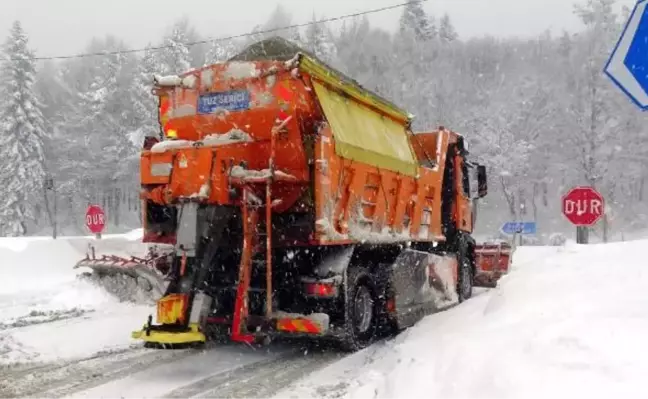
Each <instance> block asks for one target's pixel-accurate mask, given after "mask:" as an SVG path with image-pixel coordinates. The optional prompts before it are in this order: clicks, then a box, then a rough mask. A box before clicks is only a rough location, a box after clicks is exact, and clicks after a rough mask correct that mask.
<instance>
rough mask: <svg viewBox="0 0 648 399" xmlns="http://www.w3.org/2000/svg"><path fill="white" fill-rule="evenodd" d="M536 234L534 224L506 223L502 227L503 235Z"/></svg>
mask: <svg viewBox="0 0 648 399" xmlns="http://www.w3.org/2000/svg"><path fill="white" fill-rule="evenodd" d="M536 232H537V224H536V222H506V223H504V224H503V225H502V233H504V234H516V233H517V234H524V235H533V234H536Z"/></svg>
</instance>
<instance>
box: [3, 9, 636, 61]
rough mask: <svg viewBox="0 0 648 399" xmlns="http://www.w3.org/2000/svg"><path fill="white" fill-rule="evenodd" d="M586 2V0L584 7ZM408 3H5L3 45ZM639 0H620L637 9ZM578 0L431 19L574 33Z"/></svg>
mask: <svg viewBox="0 0 648 399" xmlns="http://www.w3.org/2000/svg"><path fill="white" fill-rule="evenodd" d="M584 1H585V0H581V1H580V2H584ZM403 2H405V0H155V1H153V0H106V1H99V0H0V3H1V4H2V7H1V8H2V12H0V39H2V38H3V37H4V36H5V34H6V32H8V30H9V27H10V26H11V23H12V21H13V20H15V19H18V20H20V21H21V22H22V23H23V27H24V28H25V30H26V31H27V33H28V34H29V36H30V44H31V47H32V48H33V49H35V50H36V53H37V55H38V56H53V55H65V54H70V53H77V52H81V51H82V50H83V47H84V46H85V45H86V44H87V43H88V42H89V40H90V38H92V37H93V36H103V35H106V34H109V33H110V34H114V35H116V36H118V37H121V38H123V39H124V40H125V41H127V42H128V43H129V44H130V45H131V46H133V47H143V46H145V45H146V44H147V43H149V42H152V43H155V42H157V41H158V40H159V37H160V36H161V34H162V32H164V29H165V28H166V27H167V26H168V25H170V24H171V23H173V22H174V21H175V20H176V19H177V18H178V17H179V16H182V15H186V16H187V17H189V19H190V20H191V21H192V23H193V25H194V26H195V27H196V29H197V30H198V31H199V32H201V33H202V34H203V35H206V36H208V37H219V36H223V35H233V34H241V33H245V32H248V31H250V30H251V29H252V28H253V27H254V25H256V24H260V23H263V22H264V21H265V20H266V18H267V17H268V15H269V14H270V12H271V11H272V10H273V9H274V7H275V5H276V4H277V3H281V4H283V5H284V6H286V7H287V8H289V9H291V10H292V12H293V23H302V22H308V21H310V20H311V17H312V13H313V12H315V14H316V15H317V16H318V18H321V17H334V16H338V15H342V14H348V13H354V12H359V11H363V10H366V9H372V8H379V7H384V6H388V5H393V4H398V3H403ZM634 3H635V0H617V4H618V5H619V6H620V5H628V6H632V5H633V4H634ZM573 4H574V1H572V0H429V1H428V2H426V3H424V7H425V9H426V10H427V11H428V12H429V13H432V14H436V15H440V14H442V13H444V12H447V13H449V14H450V16H451V18H452V19H453V22H454V25H455V27H456V28H457V31H458V32H459V34H460V36H461V37H464V38H466V37H472V36H481V35H485V34H490V35H494V36H511V35H515V36H533V35H537V34H539V33H542V32H543V31H544V30H546V29H551V30H552V31H554V32H560V31H561V30H562V29H567V30H569V31H574V30H576V29H578V28H579V22H578V20H577V18H576V16H575V15H574V14H573ZM400 12H401V10H400V9H396V10H391V11H384V12H382V13H378V14H373V15H371V16H370V17H369V18H370V21H371V23H372V25H374V26H381V27H384V28H386V29H390V30H392V29H394V28H395V27H396V24H397V21H398V17H399V16H400Z"/></svg>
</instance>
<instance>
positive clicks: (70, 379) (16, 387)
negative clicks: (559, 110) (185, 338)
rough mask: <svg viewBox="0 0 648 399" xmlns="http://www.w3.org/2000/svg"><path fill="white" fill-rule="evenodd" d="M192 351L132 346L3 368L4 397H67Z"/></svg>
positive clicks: (0, 383) (0, 393)
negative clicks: (77, 358) (89, 354)
mask: <svg viewBox="0 0 648 399" xmlns="http://www.w3.org/2000/svg"><path fill="white" fill-rule="evenodd" d="M195 353H196V352H195V351H192V350H175V351H165V350H151V349H144V348H130V349H123V350H120V351H112V352H104V353H100V354H97V355H94V356H91V357H88V358H83V359H80V360H76V361H69V362H63V363H54V364H46V365H38V366H28V367H26V368H22V367H18V368H16V369H10V370H8V371H6V372H5V371H3V370H0V375H1V379H0V397H63V396H67V395H69V394H71V393H73V392H76V391H79V390H82V389H88V388H90V387H93V386H96V385H99V384H102V383H105V382H107V381H110V380H113V379H118V378H121V377H123V376H126V375H128V374H130V373H132V372H134V371H137V370H142V369H144V368H146V367H150V366H152V365H155V364H159V362H164V361H168V360H171V359H177V358H182V357H187V356H191V355H193V354H195Z"/></svg>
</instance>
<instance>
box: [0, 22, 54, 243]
mask: <svg viewBox="0 0 648 399" xmlns="http://www.w3.org/2000/svg"><path fill="white" fill-rule="evenodd" d="M3 50H4V56H5V60H4V61H3V63H2V67H1V71H2V78H1V80H0V93H1V98H2V99H3V100H4V102H3V103H2V105H1V107H0V121H1V122H0V142H1V143H2V144H1V145H0V229H1V230H2V233H4V234H5V235H10V236H22V235H25V234H26V233H27V223H28V222H29V221H30V220H33V219H34V213H35V208H36V204H37V203H38V202H39V201H38V200H37V198H41V194H42V187H43V182H44V178H45V174H46V167H45V151H44V147H45V141H46V139H47V132H46V128H45V120H44V117H43V114H42V111H41V104H40V102H39V100H38V98H37V97H36V95H35V93H34V91H33V85H34V81H35V77H36V68H35V63H34V60H33V58H34V56H33V53H32V51H31V50H30V49H29V47H28V38H27V35H26V34H25V32H24V31H23V29H22V27H21V25H20V22H18V21H16V22H14V24H13V26H12V28H11V30H10V33H9V37H8V38H7V40H6V42H5V44H4V49H3Z"/></svg>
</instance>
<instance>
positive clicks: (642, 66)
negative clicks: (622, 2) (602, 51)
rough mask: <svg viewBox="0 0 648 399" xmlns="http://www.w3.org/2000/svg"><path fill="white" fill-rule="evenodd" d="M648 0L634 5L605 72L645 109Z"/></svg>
mask: <svg viewBox="0 0 648 399" xmlns="http://www.w3.org/2000/svg"><path fill="white" fill-rule="evenodd" d="M647 5H648V0H640V1H639V2H637V4H636V5H635V8H634V10H633V11H632V14H631V15H630V19H629V20H628V22H627V24H626V26H625V29H624V30H623V33H622V34H621V38H620V39H619V42H618V43H617V45H616V47H615V48H614V51H613V52H612V55H611V56H610V59H609V60H608V63H607V65H606V66H605V74H606V75H607V76H608V77H610V79H612V81H613V82H614V83H615V84H616V85H617V86H619V88H620V89H621V90H622V91H623V92H624V93H625V94H626V95H627V96H628V97H630V99H631V100H632V101H633V102H634V103H635V104H636V105H637V106H639V108H641V109H642V110H644V111H645V110H647V109H648V13H646V11H647V10H646V6H647Z"/></svg>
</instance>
